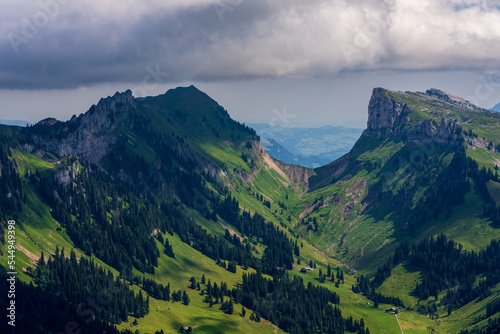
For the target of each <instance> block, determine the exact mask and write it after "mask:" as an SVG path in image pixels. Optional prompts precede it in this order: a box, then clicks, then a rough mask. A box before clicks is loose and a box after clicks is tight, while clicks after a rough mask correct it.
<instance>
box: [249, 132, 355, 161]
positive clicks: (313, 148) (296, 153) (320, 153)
mask: <svg viewBox="0 0 500 334" xmlns="http://www.w3.org/2000/svg"><path fill="white" fill-rule="evenodd" d="M249 126H250V127H252V128H254V129H255V131H256V132H257V134H258V135H259V136H260V138H261V142H262V147H263V148H264V150H266V152H267V153H268V154H269V155H270V156H272V157H273V158H276V159H278V160H280V161H283V162H284V163H287V164H293V165H301V166H305V167H309V168H316V167H319V166H323V165H326V164H328V163H330V162H332V161H334V160H336V159H338V158H340V157H341V156H343V155H344V154H346V153H348V152H349V150H350V149H351V148H352V147H353V146H354V143H355V142H356V140H358V138H359V137H360V136H361V133H362V132H363V130H362V129H354V128H346V127H342V126H330V125H327V126H322V127H320V128H292V127H282V126H272V125H270V124H265V123H252V124H249Z"/></svg>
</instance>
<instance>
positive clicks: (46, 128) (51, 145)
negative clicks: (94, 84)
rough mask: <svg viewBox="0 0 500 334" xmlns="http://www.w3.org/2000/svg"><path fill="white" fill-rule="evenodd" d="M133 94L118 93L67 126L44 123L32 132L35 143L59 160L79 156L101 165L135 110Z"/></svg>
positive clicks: (63, 123)
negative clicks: (120, 126) (63, 157)
mask: <svg viewBox="0 0 500 334" xmlns="http://www.w3.org/2000/svg"><path fill="white" fill-rule="evenodd" d="M135 109H136V106H135V101H134V97H133V96H132V92H131V91H130V90H127V91H126V92H124V93H116V94H115V95H113V96H112V97H107V98H104V99H101V100H100V101H99V103H98V104H97V105H94V106H92V107H91V108H90V109H89V111H88V112H87V113H85V114H82V115H80V116H79V117H76V116H73V117H72V118H71V120H69V121H67V122H60V121H57V120H55V119H53V118H50V119H45V120H42V121H40V122H39V123H37V124H36V125H35V126H33V127H32V128H31V129H30V132H31V136H32V138H33V140H34V141H35V143H37V144H39V145H41V146H42V147H43V148H45V150H46V151H49V152H54V153H56V154H58V155H59V156H67V155H71V154H76V155H79V156H81V157H82V158H83V159H85V160H87V161H89V162H91V163H99V161H100V160H101V158H102V157H103V156H105V155H106V154H107V153H108V151H109V147H110V145H112V144H114V143H115V142H116V140H117V137H116V136H115V135H114V134H113V130H114V129H116V127H117V126H119V124H123V122H122V121H123V120H124V119H126V118H127V116H128V113H129V112H130V111H131V110H135Z"/></svg>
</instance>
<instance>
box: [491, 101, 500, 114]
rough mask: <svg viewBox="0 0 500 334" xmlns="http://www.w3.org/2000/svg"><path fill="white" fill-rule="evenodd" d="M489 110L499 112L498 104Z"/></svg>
mask: <svg viewBox="0 0 500 334" xmlns="http://www.w3.org/2000/svg"><path fill="white" fill-rule="evenodd" d="M490 110H493V111H498V112H500V103H497V104H495V106H494V107H493V108H491V109H490Z"/></svg>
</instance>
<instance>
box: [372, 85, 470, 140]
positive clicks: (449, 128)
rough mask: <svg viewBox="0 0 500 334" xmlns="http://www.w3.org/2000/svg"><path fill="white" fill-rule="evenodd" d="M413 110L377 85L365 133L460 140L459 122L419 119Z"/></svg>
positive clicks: (420, 138)
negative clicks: (413, 114)
mask: <svg viewBox="0 0 500 334" xmlns="http://www.w3.org/2000/svg"><path fill="white" fill-rule="evenodd" d="M446 96H448V98H449V99H450V101H455V100H456V101H458V100H460V99H459V98H454V97H453V98H454V99H452V98H451V97H450V96H451V95H448V94H447V95H446ZM463 101H464V103H468V102H466V101H465V100H463ZM457 103H458V102H457ZM413 112H414V110H412V109H411V108H410V107H409V106H408V105H407V104H406V103H404V102H402V101H398V100H395V99H394V98H392V97H391V96H390V95H389V94H388V91H387V90H385V89H382V88H375V89H374V90H373V94H372V97H371V99H370V103H369V105H368V128H367V129H366V130H365V132H364V133H363V134H364V135H367V136H370V137H377V138H386V137H390V136H392V135H405V136H406V137H407V138H408V140H411V141H415V142H428V141H435V142H438V143H448V144H453V143H457V139H459V135H458V134H457V130H458V129H459V126H458V125H457V124H455V123H453V122H451V121H450V120H447V119H444V118H442V119H441V124H440V125H436V124H434V123H433V122H432V121H431V120H430V119H428V118H427V119H424V120H422V121H415V120H412V119H411V117H410V116H411V113H413Z"/></svg>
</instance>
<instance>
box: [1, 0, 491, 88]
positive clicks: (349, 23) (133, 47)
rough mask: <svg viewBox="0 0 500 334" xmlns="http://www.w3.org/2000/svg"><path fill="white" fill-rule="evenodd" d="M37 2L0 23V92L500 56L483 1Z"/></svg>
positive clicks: (418, 66)
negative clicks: (157, 75) (153, 75)
mask: <svg viewBox="0 0 500 334" xmlns="http://www.w3.org/2000/svg"><path fill="white" fill-rule="evenodd" d="M57 1H59V2H57ZM41 3H42V4H45V5H40V3H39V4H38V5H33V3H31V4H30V5H27V4H28V2H27V1H20V2H19V4H17V3H16V4H12V3H11V4H10V6H7V8H6V9H5V11H4V13H3V14H0V19H1V20H2V21H3V24H2V25H0V32H1V33H3V35H4V36H5V38H3V39H1V40H0V60H1V61H0V88H8V89H38V88H44V89H54V88H74V87H78V86H90V85H94V84H98V83H109V82H141V81H142V80H144V78H145V77H146V76H148V75H151V74H150V72H151V69H153V71H159V72H160V73H161V80H163V81H172V82H175V81H184V80H205V81H215V80H223V79H245V78H255V77H286V76H291V77H294V76H299V77H300V76H325V75H326V76H328V75H335V74H337V73H338V72H345V71H360V70H361V71H363V70H385V69H393V70H394V69H395V70H429V69H430V70H432V69H453V68H475V69H482V70H491V69H495V68H498V58H497V57H496V55H498V54H499V52H500V12H499V10H498V9H497V8H495V7H489V6H490V5H489V2H487V1H468V2H464V1H458V0H455V1H444V0H443V1H431V0H423V1H419V2H418V4H417V3H416V2H408V1H403V0H392V1H389V0H387V1H381V0H380V1H361V0H358V1H342V0H337V1H323V0H315V1H298V0H284V1H280V2H277V1H265V0H232V1H229V0H224V1H218V2H211V1H208V0H206V1H204V0H198V1H194V0H193V1H185V2H184V4H181V3H182V2H179V4H175V5H169V6H166V5H164V4H162V2H154V1H153V2H151V3H147V2H139V1H133V0H125V1H123V2H121V3H120V7H113V6H114V4H116V2H115V3H113V2H110V1H105V0H103V1H100V2H98V1H89V2H88V3H87V4H83V3H79V2H76V1H69V0H64V1H63V0H45V1H44V2H41ZM23 4H24V5H25V7H22V10H21V9H19V8H21V7H20V6H21V5H23ZM50 4H52V7H50ZM54 4H55V5H54ZM146 4H148V5H149V7H148V6H146ZM50 8H52V10H51V9H50ZM44 18H46V20H45V19H44ZM471 64H473V65H471ZM166 72H168V73H169V75H168V76H167V75H166V74H165V73H166Z"/></svg>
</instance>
